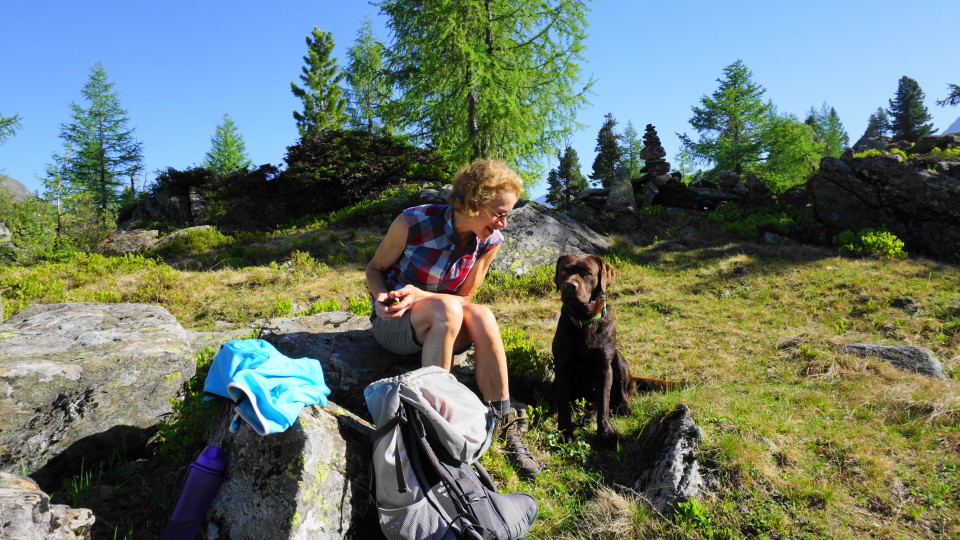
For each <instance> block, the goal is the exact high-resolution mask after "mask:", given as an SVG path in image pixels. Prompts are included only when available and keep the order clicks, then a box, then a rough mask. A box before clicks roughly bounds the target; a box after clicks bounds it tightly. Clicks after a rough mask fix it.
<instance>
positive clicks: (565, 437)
mask: <svg viewBox="0 0 960 540" xmlns="http://www.w3.org/2000/svg"><path fill="white" fill-rule="evenodd" d="M560 442H561V443H562V444H571V443H573V431H572V430H571V431H561V432H560Z"/></svg>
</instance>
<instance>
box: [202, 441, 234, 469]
mask: <svg viewBox="0 0 960 540" xmlns="http://www.w3.org/2000/svg"><path fill="white" fill-rule="evenodd" d="M197 464H198V465H201V466H203V467H206V468H207V469H210V470H211V471H215V472H223V471H224V469H226V468H227V453H226V452H224V451H223V450H221V449H219V448H217V447H216V446H208V447H206V448H204V449H203V452H201V453H200V455H199V456H198V457H197Z"/></svg>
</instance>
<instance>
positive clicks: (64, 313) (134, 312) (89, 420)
mask: <svg viewBox="0 0 960 540" xmlns="http://www.w3.org/2000/svg"><path fill="white" fill-rule="evenodd" d="M196 363H197V360H196V354H195V353H194V350H193V347H192V346H191V341H190V335H189V333H188V332H187V331H185V330H184V329H183V328H182V327H181V326H180V324H179V323H178V322H177V320H176V319H175V318H174V317H173V316H172V315H170V313H169V312H167V310H165V309H163V308H162V307H160V306H153V305H146V304H92V303H71V304H39V305H33V306H30V307H28V308H26V309H24V310H23V311H21V312H19V313H17V314H16V315H14V316H13V317H11V318H10V319H8V320H7V321H5V322H4V323H2V324H0V470H3V471H7V472H18V471H21V470H24V469H26V470H28V471H30V477H31V478H33V479H34V480H36V481H37V482H38V483H39V484H40V485H41V486H42V487H44V489H48V490H49V489H51V487H52V488H59V487H60V486H59V483H58V482H59V480H60V478H62V477H63V476H65V475H66V474H67V473H68V472H70V471H72V470H73V469H74V468H75V467H76V465H77V464H78V463H80V462H81V461H84V462H85V463H87V466H88V467H92V466H93V464H94V463H96V462H99V461H100V460H101V459H103V458H105V457H107V456H109V455H110V452H111V451H112V450H113V449H114V448H115V445H117V444H121V443H122V444H124V445H125V446H126V448H127V449H128V450H129V451H131V453H133V454H135V449H136V448H138V447H139V448H142V447H143V446H144V444H145V443H146V441H147V440H148V439H149V437H150V436H151V435H152V434H153V433H154V432H155V430H156V428H155V426H156V424H157V422H159V421H160V419H161V418H162V417H163V416H165V415H167V414H169V413H170V412H171V410H172V409H171V405H170V399H171V398H173V397H175V396H177V395H178V393H179V391H180V388H181V386H182V384H183V383H184V381H186V380H188V379H190V378H191V377H193V375H194V373H195V372H196Z"/></svg>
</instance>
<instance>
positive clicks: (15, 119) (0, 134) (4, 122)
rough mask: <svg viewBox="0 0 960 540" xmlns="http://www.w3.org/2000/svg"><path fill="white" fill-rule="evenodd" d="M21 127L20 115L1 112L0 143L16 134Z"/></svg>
mask: <svg viewBox="0 0 960 540" xmlns="http://www.w3.org/2000/svg"><path fill="white" fill-rule="evenodd" d="M18 129H20V115H19V114H15V115H13V116H4V115H2V114H0V144H3V143H4V141H6V140H7V139H9V138H10V137H13V136H14V135H16V133H17V130H18Z"/></svg>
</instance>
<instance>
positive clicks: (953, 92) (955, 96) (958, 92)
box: [937, 84, 960, 107]
mask: <svg viewBox="0 0 960 540" xmlns="http://www.w3.org/2000/svg"><path fill="white" fill-rule="evenodd" d="M947 90H948V91H949V92H950V93H949V94H947V97H946V98H944V99H941V100H938V101H937V105H939V106H941V107H946V106H947V105H950V106H954V105H960V85H957V84H947Z"/></svg>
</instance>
